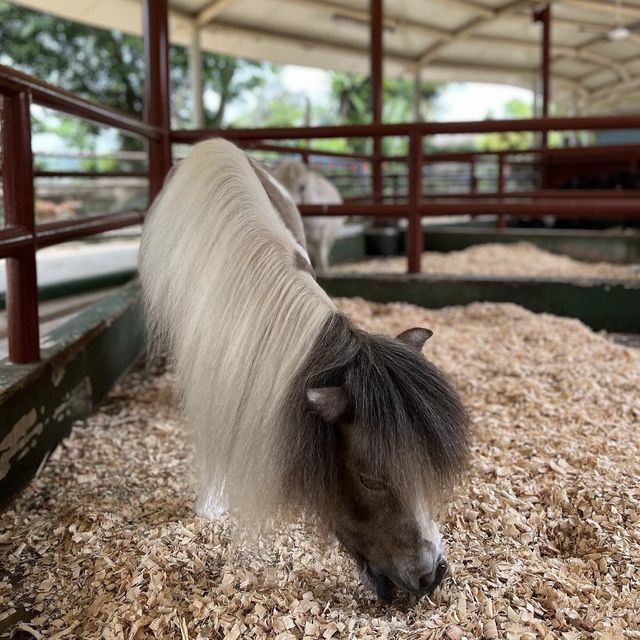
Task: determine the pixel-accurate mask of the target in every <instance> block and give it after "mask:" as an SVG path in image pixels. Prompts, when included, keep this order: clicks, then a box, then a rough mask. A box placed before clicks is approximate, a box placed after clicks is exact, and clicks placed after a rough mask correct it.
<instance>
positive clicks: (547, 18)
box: [534, 5, 551, 189]
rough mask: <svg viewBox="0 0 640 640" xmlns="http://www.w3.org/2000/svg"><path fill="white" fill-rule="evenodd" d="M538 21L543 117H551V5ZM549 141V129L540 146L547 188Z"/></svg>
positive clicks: (538, 14)
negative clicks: (540, 30) (540, 36)
mask: <svg viewBox="0 0 640 640" xmlns="http://www.w3.org/2000/svg"><path fill="white" fill-rule="evenodd" d="M534 19H535V21H536V22H540V23H541V24H542V114H541V115H542V117H543V118H548V117H549V102H550V100H551V7H550V6H549V5H546V6H545V7H543V8H542V9H539V10H538V11H536V12H535V13H534ZM548 142H549V134H548V132H547V131H544V132H543V133H542V137H541V140H540V146H541V147H542V152H541V154H540V186H541V188H542V189H545V188H546V187H547V185H548V167H547V155H546V153H545V151H544V150H545V149H546V148H547V145H548Z"/></svg>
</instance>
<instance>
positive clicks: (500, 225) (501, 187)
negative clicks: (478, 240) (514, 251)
mask: <svg viewBox="0 0 640 640" xmlns="http://www.w3.org/2000/svg"><path fill="white" fill-rule="evenodd" d="M498 195H499V196H500V198H502V197H503V196H504V154H503V153H500V154H498ZM496 226H497V228H498V229H504V228H505V227H506V223H505V220H504V213H502V212H500V213H499V214H498V221H497V222H496Z"/></svg>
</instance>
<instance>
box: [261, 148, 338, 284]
mask: <svg viewBox="0 0 640 640" xmlns="http://www.w3.org/2000/svg"><path fill="white" fill-rule="evenodd" d="M273 176H274V178H275V179H276V180H277V181H278V182H280V184H282V185H283V186H284V187H285V189H286V190H287V191H288V192H289V194H290V195H291V197H292V199H293V201H294V202H295V203H296V204H342V197H341V196H340V193H339V192H338V190H337V189H336V188H335V187H334V186H333V185H332V184H331V182H329V180H327V179H326V178H325V177H324V176H321V175H320V174H319V173H316V172H315V171H310V170H309V168H308V167H307V165H306V164H304V162H300V161H299V160H285V161H284V162H281V163H280V164H279V165H278V166H277V167H276V168H275V169H274V171H273ZM346 219H347V218H346V217H345V216H314V217H313V218H303V220H302V223H303V225H304V231H305V236H306V240H307V244H308V250H309V257H310V258H311V263H312V264H313V266H314V268H315V269H316V270H317V271H319V272H325V271H327V270H328V269H329V254H330V253H331V248H332V247H333V245H334V244H335V241H336V238H337V237H338V233H339V232H340V229H341V228H342V226H343V225H344V223H345V220H346Z"/></svg>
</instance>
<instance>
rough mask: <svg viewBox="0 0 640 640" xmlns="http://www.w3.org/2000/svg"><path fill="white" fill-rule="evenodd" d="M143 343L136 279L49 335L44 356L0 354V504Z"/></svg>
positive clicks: (106, 388)
mask: <svg viewBox="0 0 640 640" xmlns="http://www.w3.org/2000/svg"><path fill="white" fill-rule="evenodd" d="M144 346H145V340H144V328H143V318H142V308H141V302H140V288H139V285H138V284H137V282H134V283H131V284H129V285H126V286H124V287H123V288H122V289H121V290H119V291H118V292H116V293H114V294H111V295H109V296H106V297H105V298H103V299H102V300H100V301H98V302H96V303H94V304H92V305H90V306H89V307H87V309H86V310H84V311H82V312H81V313H79V314H78V315H76V316H74V318H72V319H71V320H69V321H68V322H66V323H65V324H63V325H61V326H60V327H58V328H57V329H55V330H54V331H52V332H51V333H49V334H47V335H46V336H44V337H43V339H42V341H41V347H42V359H41V360H40V362H38V363H35V364H31V365H15V364H11V363H9V362H7V361H6V360H3V361H0V507H1V506H3V505H5V504H6V503H7V502H8V501H9V500H10V499H11V497H12V496H13V495H14V494H15V493H16V492H17V491H19V490H20V489H21V488H22V487H23V486H24V485H25V484H26V483H27V482H28V481H29V480H30V479H31V478H32V477H33V476H34V475H35V474H36V473H37V470H38V469H39V468H40V467H41V465H43V464H44V463H45V462H46V459H47V458H48V456H49V455H50V454H51V452H52V451H53V449H54V448H55V447H56V445H57V444H58V443H59V442H60V441H61V440H62V439H63V438H64V437H65V436H66V435H67V434H68V433H69V431H70V430H71V426H72V424H73V423H74V421H76V420H78V419H82V418H84V417H86V416H87V415H89V414H91V412H92V411H93V409H94V408H95V406H96V405H97V404H98V403H99V402H100V401H101V400H102V399H103V398H104V397H105V395H106V394H107V393H108V392H109V390H110V389H111V387H112V386H113V385H114V384H115V383H116V381H117V380H118V379H119V378H120V377H121V376H122V375H123V374H124V373H125V372H126V371H127V370H128V369H129V368H130V366H131V365H132V364H133V363H134V362H135V361H136V359H137V358H138V357H139V356H140V355H141V353H142V352H143V350H144Z"/></svg>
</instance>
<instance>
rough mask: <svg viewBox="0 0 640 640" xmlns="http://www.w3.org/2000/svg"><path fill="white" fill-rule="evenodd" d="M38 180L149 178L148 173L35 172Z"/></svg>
mask: <svg viewBox="0 0 640 640" xmlns="http://www.w3.org/2000/svg"><path fill="white" fill-rule="evenodd" d="M33 175H34V176H35V177H36V178H147V177H148V175H149V174H148V173H147V172H146V171H34V172H33Z"/></svg>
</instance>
